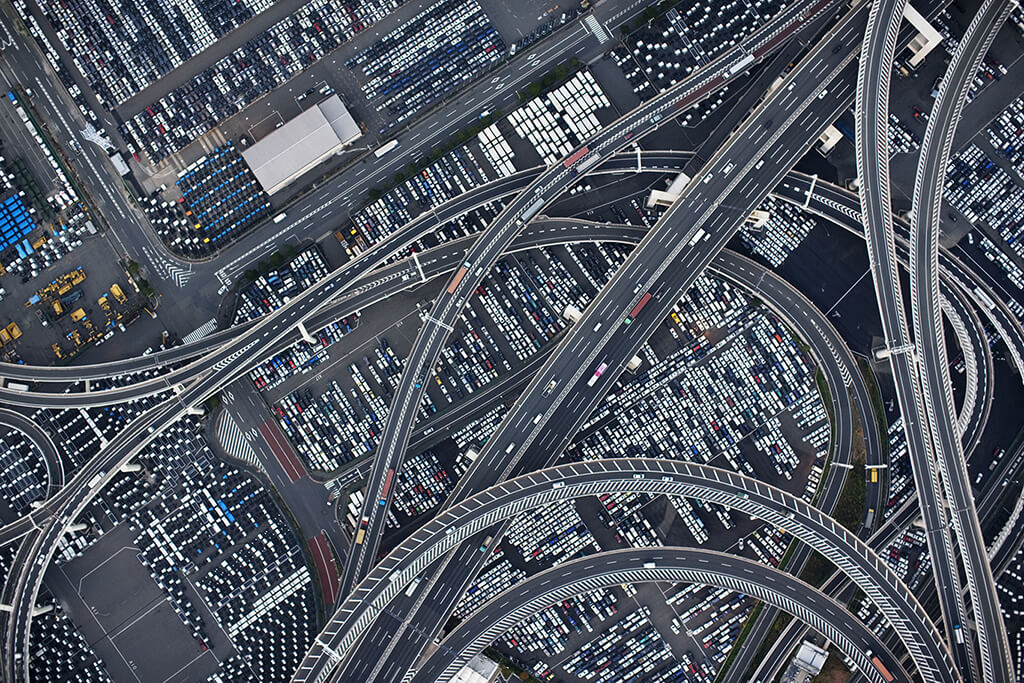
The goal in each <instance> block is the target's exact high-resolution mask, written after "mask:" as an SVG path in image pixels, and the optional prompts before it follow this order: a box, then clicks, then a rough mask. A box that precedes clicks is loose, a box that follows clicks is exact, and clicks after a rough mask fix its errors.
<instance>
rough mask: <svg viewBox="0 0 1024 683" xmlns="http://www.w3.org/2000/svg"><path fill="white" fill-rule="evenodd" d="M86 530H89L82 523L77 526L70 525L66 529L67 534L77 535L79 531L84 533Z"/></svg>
mask: <svg viewBox="0 0 1024 683" xmlns="http://www.w3.org/2000/svg"><path fill="white" fill-rule="evenodd" d="M88 528H89V526H88V525H87V524H83V523H82V522H79V523H77V524H72V525H71V526H69V527H68V533H69V534H77V533H78V532H79V531H85V530H86V529H88Z"/></svg>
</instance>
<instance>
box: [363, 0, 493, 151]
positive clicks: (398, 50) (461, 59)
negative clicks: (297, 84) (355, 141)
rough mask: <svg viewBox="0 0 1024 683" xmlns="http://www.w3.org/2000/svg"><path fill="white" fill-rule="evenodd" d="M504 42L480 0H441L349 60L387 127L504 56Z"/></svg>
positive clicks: (455, 87)
mask: <svg viewBox="0 0 1024 683" xmlns="http://www.w3.org/2000/svg"><path fill="white" fill-rule="evenodd" d="M504 52H505V43H504V41H503V40H502V39H501V36H500V35H498V32H497V30H496V29H495V28H494V27H493V26H492V25H491V22H490V20H489V19H488V18H487V15H486V14H484V11H483V10H482V9H481V8H480V4H479V3H478V2H477V1H476V0H469V1H468V2H465V1H462V2H460V1H458V0H440V1H439V2H435V3H434V4H432V5H430V6H429V7H427V8H426V9H424V10H422V11H421V12H419V13H418V14H416V16H414V17H413V18H412V19H410V20H408V21H407V22H405V23H404V24H403V25H402V26H400V27H398V28H396V29H394V30H392V31H391V32H390V33H388V34H387V35H385V36H383V37H382V38H380V39H379V40H377V41H375V42H374V43H373V44H372V45H370V46H369V47H368V48H366V49H365V50H363V51H361V52H360V53H359V54H357V55H356V56H354V57H352V58H350V59H348V60H347V61H346V62H345V66H347V67H348V68H350V69H353V70H358V71H361V72H362V78H361V79H360V80H362V90H363V93H364V94H365V95H366V99H367V100H369V101H370V103H371V104H372V105H373V106H374V107H375V108H376V109H377V110H378V111H380V112H382V113H386V114H387V116H388V119H389V123H388V126H386V127H385V128H384V129H383V130H382V131H381V132H382V133H383V132H386V131H387V129H388V128H391V127H393V126H396V125H399V124H401V123H402V122H404V121H406V120H407V119H409V118H410V117H412V116H414V115H415V114H416V112H418V111H420V110H421V109H423V108H424V107H426V106H429V105H430V104H432V103H433V102H434V101H436V100H437V99H439V98H441V97H444V96H445V95H447V94H448V93H450V92H453V91H454V90H456V89H457V88H459V87H460V86H461V85H462V84H463V83H464V82H465V81H468V80H469V79H471V78H473V76H475V75H476V74H478V73H480V72H481V71H484V70H486V69H488V68H489V67H490V66H491V65H493V64H495V63H497V62H499V61H500V60H501V59H502V58H503V57H504Z"/></svg>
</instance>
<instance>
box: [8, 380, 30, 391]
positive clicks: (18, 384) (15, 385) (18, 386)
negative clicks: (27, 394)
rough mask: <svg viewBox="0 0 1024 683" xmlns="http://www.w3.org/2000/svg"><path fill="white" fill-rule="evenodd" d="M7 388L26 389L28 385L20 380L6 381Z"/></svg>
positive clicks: (13, 389)
mask: <svg viewBox="0 0 1024 683" xmlns="http://www.w3.org/2000/svg"><path fill="white" fill-rule="evenodd" d="M7 388H8V389H10V390H11V391H28V385H27V384H22V383H21V382H8V383H7Z"/></svg>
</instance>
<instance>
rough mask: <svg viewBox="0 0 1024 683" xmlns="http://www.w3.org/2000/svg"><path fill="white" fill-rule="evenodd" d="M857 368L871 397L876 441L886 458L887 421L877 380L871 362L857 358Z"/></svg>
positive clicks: (887, 442) (887, 454)
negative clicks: (876, 433) (876, 431)
mask: <svg viewBox="0 0 1024 683" xmlns="http://www.w3.org/2000/svg"><path fill="white" fill-rule="evenodd" d="M857 369H858V370H860V374H861V375H862V376H863V377H864V383H865V384H866V385H867V387H868V396H869V397H870V398H871V410H873V411H874V413H875V423H876V424H877V426H878V441H879V443H880V444H881V447H882V457H883V458H884V459H888V456H889V439H888V438H887V431H886V430H887V429H888V422H887V420H886V419H885V405H884V404H883V403H882V392H881V391H879V389H878V382H876V381H875V373H874V371H872V369H871V364H870V363H869V362H868V361H866V360H864V359H863V358H858V359H857Z"/></svg>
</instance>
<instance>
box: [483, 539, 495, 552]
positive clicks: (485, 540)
mask: <svg viewBox="0 0 1024 683" xmlns="http://www.w3.org/2000/svg"><path fill="white" fill-rule="evenodd" d="M493 538H494V537H493V536H488V537H487V538H485V539H484V542H483V543H481V544H480V552H484V551H485V550H487V544H488V543H490V542H491V539H493Z"/></svg>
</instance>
